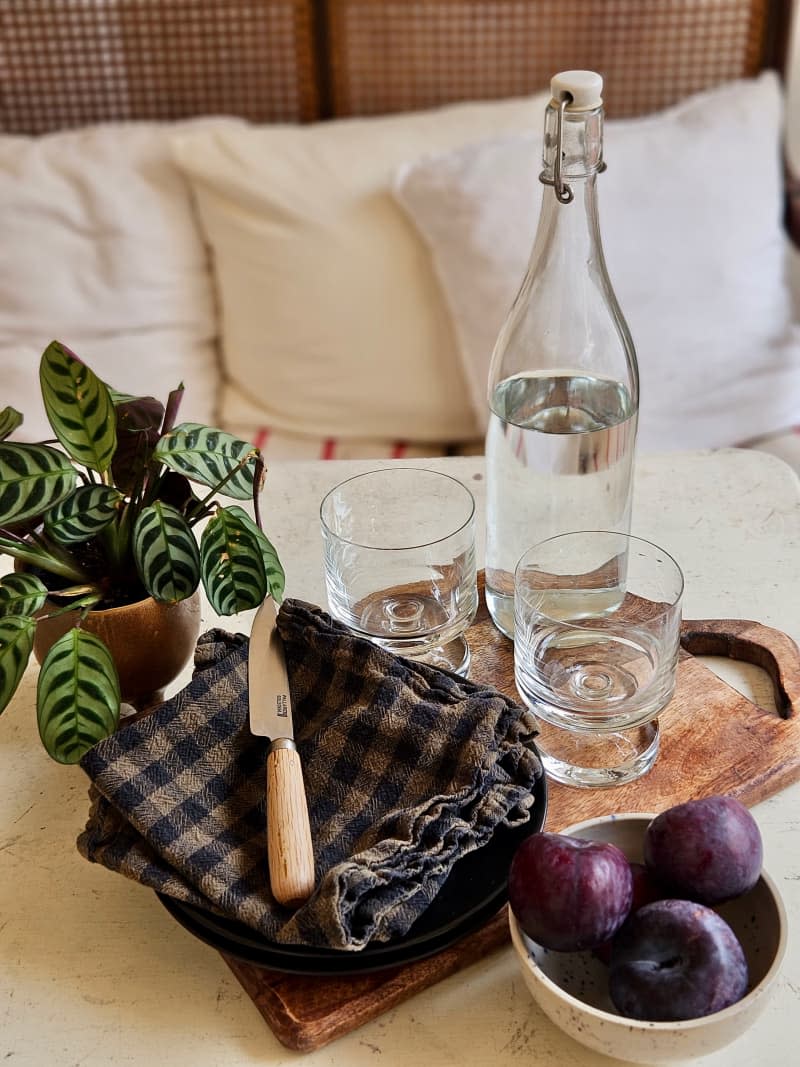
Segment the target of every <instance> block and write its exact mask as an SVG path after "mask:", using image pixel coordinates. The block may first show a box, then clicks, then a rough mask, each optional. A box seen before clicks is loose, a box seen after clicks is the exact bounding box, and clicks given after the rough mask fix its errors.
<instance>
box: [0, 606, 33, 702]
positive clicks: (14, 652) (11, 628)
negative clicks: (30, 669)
mask: <svg viewBox="0 0 800 1067" xmlns="http://www.w3.org/2000/svg"><path fill="white" fill-rule="evenodd" d="M35 632H36V620H35V619H31V618H28V617H26V616H23V615H9V617H8V618H7V619H0V711H3V710H4V709H5V708H6V707H7V706H8V702H9V701H10V700H11V698H12V697H13V695H14V693H15V692H16V688H17V686H18V685H19V682H20V678H22V675H23V674H24V673H25V668H26V667H27V666H28V660H29V659H30V655H31V649H32V648H33V635H34V633H35Z"/></svg>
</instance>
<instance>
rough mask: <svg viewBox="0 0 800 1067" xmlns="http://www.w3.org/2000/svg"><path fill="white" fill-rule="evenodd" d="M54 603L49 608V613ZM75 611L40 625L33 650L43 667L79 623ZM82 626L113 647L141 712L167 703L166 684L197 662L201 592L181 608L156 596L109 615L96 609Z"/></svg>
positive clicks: (129, 696) (126, 688)
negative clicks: (66, 634) (52, 647)
mask: <svg viewBox="0 0 800 1067" xmlns="http://www.w3.org/2000/svg"><path fill="white" fill-rule="evenodd" d="M48 608H50V605H49V604H48V605H46V606H45V609H44V610H45V611H47V610H48ZM79 617H80V616H79V612H77V611H70V612H67V613H66V614H64V615H56V616H54V617H53V618H50V619H40V620H39V621H38V623H37V624H36V634H35V637H34V642H33V652H34V655H35V656H36V659H37V660H38V661H39V663H42V661H43V660H44V658H45V656H46V655H47V653H48V651H49V650H50V648H51V646H52V645H53V644H54V643H55V642H56V641H57V640H58V639H59V637H61V636H62V634H65V633H66V632H67V631H68V630H70V629H71V628H72V627H73V626H74V625H75V623H76V622H77V621H78V618H79ZM81 628H82V629H84V630H86V631H88V632H89V633H92V634H95V635H96V636H97V637H99V638H100V640H101V641H103V642H104V643H105V645H107V647H108V649H109V651H110V652H111V655H112V657H113V659H114V663H115V665H116V668H117V673H118V674H119V683H120V689H121V693H122V700H123V701H124V702H125V703H126V704H131V705H133V707H135V708H136V709H137V710H139V711H141V710H143V709H144V708H148V707H152V706H153V705H154V704H157V703H160V701H161V700H163V692H164V688H165V686H167V685H169V683H170V682H172V681H174V679H175V678H177V676H178V675H179V674H180V672H181V671H182V670H183V668H184V667H185V666H186V664H187V663H188V662H189V660H190V659H191V657H192V655H193V653H194V649H195V645H196V643H197V637H198V635H199V633H200V591H199V590H195V592H194V593H193V594H192V595H191V596H190V597H187V599H186V600H181V601H179V602H178V603H177V604H162V603H160V602H159V601H157V600H154V599H153V598H152V597H148V598H147V599H146V600H140V601H138V602H137V603H136V604H126V605H123V606H122V607H118V608H108V609H106V610H105V611H90V612H89V614H88V615H87V616H86V618H85V619H84V621H83V623H82V624H81Z"/></svg>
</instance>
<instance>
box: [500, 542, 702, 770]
mask: <svg viewBox="0 0 800 1067" xmlns="http://www.w3.org/2000/svg"><path fill="white" fill-rule="evenodd" d="M682 595H683V575H682V573H681V569H680V567H679V566H678V564H677V563H676V562H675V560H674V559H673V558H672V557H671V556H670V555H669V554H668V553H667V552H665V551H664V550H663V549H661V548H659V547H658V546H657V545H654V544H651V543H650V542H649V541H643V540H641V539H640V538H637V537H630V536H628V535H626V534H622V533H618V532H613V531H591V532H581V533H568V534H561V535H559V536H557V537H551V538H549V539H548V540H546V541H542V542H540V543H539V544H538V545H534V547H533V548H531V549H529V550H528V551H527V552H526V553H525V554H524V555H523V556H522V558H521V559H520V561H519V563H518V565H517V568H516V573H515V583H514V611H515V620H514V627H515V629H514V677H515V681H516V684H517V689H518V690H519V692H520V695H521V696H522V698H523V700H524V701H525V703H526V704H527V705H528V707H529V708H530V709H531V711H532V712H533V714H534V715H535V716H536V719H537V724H538V726H539V728H540V735H539V737H537V739H536V745H537V748H538V749H539V752H540V755H541V757H542V761H543V763H544V766H545V769H546V771H547V772H548V773H549V774H550V776H551V777H552V778H554V779H556V780H557V781H560V782H564V783H566V784H568V785H579V786H608V785H618V784H621V783H622V782H627V781H630V780H632V779H634V778H638V777H639V776H640V775H642V774H644V773H645V772H646V771H648V770H649V769H650V767H652V765H653V763H654V761H655V759H656V756H657V754H658V745H659V725H658V715H659V713H660V712H661V711H662V709H663V708H664V707H665V706H666V704H667V703H668V702H669V700H670V698H671V697H672V694H673V692H674V689H675V679H676V674H677V666H678V651H679V646H680V623H681V597H682Z"/></svg>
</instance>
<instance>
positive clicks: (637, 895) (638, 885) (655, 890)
mask: <svg viewBox="0 0 800 1067" xmlns="http://www.w3.org/2000/svg"><path fill="white" fill-rule="evenodd" d="M631 874H632V875H633V899H632V900H631V910H630V912H629V914H630V915H633V914H634V913H635V912H637V911H638V910H639V908H643V907H644V906H645V904H650V903H651V902H652V901H654V900H661V898H662V897H663V896H664V894H663V893H662V892H661V889H660V888H659V886H657V885H656V884H655V882H654V881H653V879H652V877H651V875H650V872H649V871H648V869H647V868H646V867H645V865H644V864H643V863H636V862H635V861H634V862H633V863H631ZM613 943H614V939H613V938H611V939H609V940H608V941H604V942H603V944H602V945H598V946H597V948H596V949H595V950H594V954H595V955H596V956H597V958H598V959H599V960H602V961H603V963H609V962H610V960H611V946H612V944H613Z"/></svg>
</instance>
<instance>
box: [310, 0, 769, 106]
mask: <svg viewBox="0 0 800 1067" xmlns="http://www.w3.org/2000/svg"><path fill="white" fill-rule="evenodd" d="M768 7H769V4H768V2H767V0H327V15H328V33H329V38H330V51H331V56H332V70H331V87H330V90H331V98H332V107H333V111H334V113H335V114H340V115H350V114H378V113H381V112H390V111H407V110H410V109H413V108H421V107H429V106H434V105H438V104H443V103H448V102H450V101H453V100H460V99H470V98H473V99H476V98H495V97H504V96H513V95H519V94H525V93H529V92H532V91H536V90H539V89H543V88H545V87H546V86H547V84H548V83H549V79H550V76H551V75H552V74H554V73H555V72H556V71H559V70H569V69H576V68H588V69H592V70H599V71H600V72H601V73H603V74H604V76H605V80H606V91H605V94H604V96H605V101H606V109H607V111H608V113H609V114H611V115H616V116H624V115H636V114H643V113H647V112H649V111H654V110H657V109H658V108H661V107H664V106H666V105H668V104H671V103H674V102H675V101H677V100H679V99H681V98H682V97H684V96H686V95H687V94H689V93H692V92H695V91H697V90H700V89H704V88H708V87H710V86H712V85H716V84H718V83H719V82H723V81H727V80H729V79H731V78H736V77H742V76H746V75H752V74H755V73H756V72H757V71H758V70H759V69H760V68H761V66H762V65H763V62H764V57H765V48H766V44H767V36H768V19H767V13H768V11H767V9H768Z"/></svg>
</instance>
